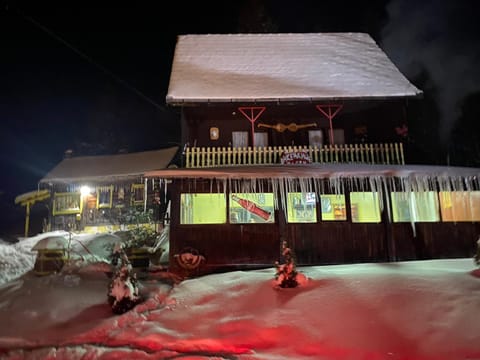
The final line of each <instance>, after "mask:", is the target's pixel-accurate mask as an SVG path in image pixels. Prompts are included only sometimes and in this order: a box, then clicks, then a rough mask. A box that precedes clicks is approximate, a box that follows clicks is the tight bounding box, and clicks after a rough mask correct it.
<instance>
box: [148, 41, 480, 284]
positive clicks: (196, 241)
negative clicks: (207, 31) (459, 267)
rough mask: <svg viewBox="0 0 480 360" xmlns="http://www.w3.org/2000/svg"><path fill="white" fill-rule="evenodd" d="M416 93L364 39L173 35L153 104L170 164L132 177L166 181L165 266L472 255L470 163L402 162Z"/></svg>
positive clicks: (188, 270)
mask: <svg viewBox="0 0 480 360" xmlns="http://www.w3.org/2000/svg"><path fill="white" fill-rule="evenodd" d="M299 54H301V56H299ZM421 96H422V91H421V90H419V89H417V88H416V87H415V86H414V85H412V84H411V83H410V82H409V81H408V80H407V79H406V78H405V77H404V76H403V75H402V74H401V73H400V72H399V71H398V69H397V68H396V67H395V66H394V65H393V63H391V61H390V60H389V59H388V57H387V56H386V55H385V54H384V53H383V51H382V50H381V49H380V48H379V47H378V46H377V45H376V44H375V42H374V41H373V39H371V38H370V37H369V36H368V35H367V34H356V33H349V34H345V33H341V34H335V33H333V34H231V35H184V36H180V37H179V38H178V40H177V47H176V51H175V56H174V61H173V66H172V73H171V78H170V85H169V91H168V94H167V98H166V100H167V104H168V105H170V106H176V107H179V108H180V109H181V128H182V143H183V144H184V146H183V149H184V151H183V157H182V160H181V161H180V163H179V168H178V169H173V170H169V169H166V170H162V171H152V172H147V173H145V177H147V178H152V179H163V180H166V179H168V180H171V183H170V184H169V187H168V192H169V194H170V199H171V217H170V255H169V256H170V268H171V271H173V272H177V273H179V274H181V275H184V276H195V275H201V274H207V273H211V272H215V271H222V270H225V269H245V268H247V269H248V268H258V267H271V266H273V264H274V262H275V261H276V260H278V258H279V255H280V248H281V244H282V241H284V240H286V241H287V242H288V244H289V247H290V248H292V249H293V250H294V252H295V255H296V258H297V263H298V264H299V265H322V264H345V263H358V262H393V261H399V260H415V259H431V258H454V257H469V256H472V255H473V253H474V249H475V241H476V239H477V237H478V233H479V232H480V184H479V178H480V169H452V168H448V169H447V168H441V169H438V168H434V167H425V168H418V167H415V165H413V166H412V165H409V161H408V159H409V157H408V149H405V148H404V145H405V142H406V140H407V137H408V133H407V132H408V123H409V121H411V119H412V114H411V106H410V105H411V104H412V103H416V102H417V101H421ZM404 151H405V153H404ZM283 154H287V155H286V156H284V155H283ZM290 154H291V155H292V156H291V157H289V155H290ZM296 157H298V158H301V159H303V160H305V161H302V164H295V163H292V162H289V161H285V159H289V158H293V159H295V158H296ZM206 194H212V195H206ZM250 195H252V197H251V198H250V199H254V198H255V197H256V196H257V197H259V198H260V197H264V198H265V199H267V197H268V201H270V203H268V201H267V200H265V203H264V204H267V203H268V204H269V205H268V209H267V207H264V208H263V209H261V210H259V211H260V212H259V213H255V211H252V209H254V208H253V207H250V206H254V205H258V204H257V203H255V202H254V201H252V200H248V199H249V197H248V196H250ZM242 196H243V198H242ZM362 196H363V197H364V198H365V199H370V198H371V199H372V201H373V202H372V203H371V205H368V201H367V200H365V203H363V202H362V201H363V200H358V199H357V198H358V197H362ZM333 197H335V198H333ZM336 197H339V198H340V199H341V201H340V200H339V202H338V203H335V202H331V203H329V201H330V200H331V199H336ZM238 199H241V201H243V205H242V206H243V207H244V208H245V210H247V211H248V212H252V213H255V214H256V215H259V214H260V215H262V211H263V213H265V214H267V215H266V216H265V217H264V220H263V221H262V220H261V219H260V218H256V219H255V218H254V217H255V216H254V215H255V214H254V215H251V217H245V216H243V215H242V214H243V213H241V212H240V211H243V210H242V209H240V210H239V207H238V204H237V203H239V200H238ZM272 199H273V200H272ZM292 199H293V200H292ZM295 199H297V200H298V199H302V201H303V199H308V201H309V204H308V209H307V210H308V211H307V212H305V211H304V212H303V215H302V216H305V218H304V219H303V220H302V219H300V220H298V219H294V216H293V215H292V214H293V212H294V211H296V210H298V209H297V208H298V205H296V203H295V201H297V200H295ZM352 199H354V200H355V199H357V200H355V203H354V202H353V200H352ZM466 199H467V200H466ZM292 201H293V203H292ZM335 201H336V200H335ZM252 202H253V203H254V205H252ZM302 204H303V205H301V206H304V208H303V209H305V204H304V203H303V202H302ZM455 204H456V205H455ZM330 205H332V206H330ZM455 207H456V210H452V208H455ZM219 209H220V210H219ZM265 209H267V210H265ZM292 209H293V210H292ZM371 209H375V210H372V211H374V216H370V215H371V214H369V212H370V211H371ZM464 209H469V210H468V211H464ZM299 211H300V212H301V207H300V210H299ZM210 213H212V214H213V215H212V216H211V217H208V216H205V214H210ZM307 213H308V215H305V214H307ZM467 213H468V214H467ZM239 214H240V215H241V216H240V217H239V216H238V215H239ZM365 214H367V215H365ZM295 216H296V215H295ZM290 217H292V218H290ZM247 218H252V219H253V220H254V221H253V222H249V221H246V220H245V219H247ZM239 219H240V221H239ZM292 219H293V220H292Z"/></svg>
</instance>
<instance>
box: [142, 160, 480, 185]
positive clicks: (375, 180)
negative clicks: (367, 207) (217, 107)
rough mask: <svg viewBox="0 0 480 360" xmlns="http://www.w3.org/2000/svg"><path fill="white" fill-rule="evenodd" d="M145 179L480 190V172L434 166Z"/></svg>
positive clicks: (203, 171)
mask: <svg viewBox="0 0 480 360" xmlns="http://www.w3.org/2000/svg"><path fill="white" fill-rule="evenodd" d="M145 177H147V178H151V177H159V178H164V179H181V178H190V179H210V180H220V181H231V182H233V183H235V184H236V185H235V186H243V187H244V188H245V187H248V186H250V187H251V189H250V190H254V188H255V186H256V184H257V180H265V179H268V181H270V182H271V183H272V184H274V185H275V186H278V187H280V188H284V187H285V184H286V183H288V182H292V181H294V182H295V181H296V182H298V183H300V184H301V186H304V187H305V188H308V187H311V185H312V184H313V186H314V187H316V185H315V184H318V180H321V179H326V180H328V181H330V183H331V184H332V186H333V188H335V189H336V191H337V190H339V189H342V188H343V185H342V184H341V181H342V180H344V179H347V180H349V181H350V182H352V185H355V184H356V183H358V184H359V187H361V186H363V185H362V184H363V181H368V182H369V183H370V185H371V186H373V187H378V188H381V187H383V185H382V183H383V184H384V183H385V182H386V181H389V179H391V178H397V179H399V180H400V181H401V183H402V184H403V185H402V186H401V187H402V188H404V189H425V190H426V189H430V188H439V189H455V190H465V189H466V190H473V189H479V188H480V169H479V168H469V167H451V166H432V165H370V164H306V165H299V164H297V165H263V166H262V165H255V166H231V167H217V168H194V169H191V168H179V169H164V170H158V171H151V172H147V173H145ZM239 184H240V185H239ZM245 184H246V185H245Z"/></svg>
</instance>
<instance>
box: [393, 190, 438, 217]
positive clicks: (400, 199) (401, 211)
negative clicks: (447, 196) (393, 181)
mask: <svg viewBox="0 0 480 360" xmlns="http://www.w3.org/2000/svg"><path fill="white" fill-rule="evenodd" d="M390 198H391V200H392V215H393V222H412V221H413V222H437V221H440V217H439V213H438V201H437V193H436V192H434V191H423V192H392V193H391V195H390Z"/></svg>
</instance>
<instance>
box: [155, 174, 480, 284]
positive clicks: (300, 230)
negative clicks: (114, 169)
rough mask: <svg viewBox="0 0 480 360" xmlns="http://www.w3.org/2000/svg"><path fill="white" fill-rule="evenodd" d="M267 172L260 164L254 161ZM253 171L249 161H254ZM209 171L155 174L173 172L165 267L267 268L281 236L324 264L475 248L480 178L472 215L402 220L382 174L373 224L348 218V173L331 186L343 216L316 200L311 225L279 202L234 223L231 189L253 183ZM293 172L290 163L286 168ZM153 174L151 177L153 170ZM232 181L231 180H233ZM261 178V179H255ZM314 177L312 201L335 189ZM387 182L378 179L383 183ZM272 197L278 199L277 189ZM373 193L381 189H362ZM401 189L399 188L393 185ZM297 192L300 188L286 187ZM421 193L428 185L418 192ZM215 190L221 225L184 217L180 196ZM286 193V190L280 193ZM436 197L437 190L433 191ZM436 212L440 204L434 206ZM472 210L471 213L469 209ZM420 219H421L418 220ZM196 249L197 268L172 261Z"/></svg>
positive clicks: (188, 270)
mask: <svg viewBox="0 0 480 360" xmlns="http://www.w3.org/2000/svg"><path fill="white" fill-rule="evenodd" d="M258 168H259V170H260V171H265V167H258ZM251 169H252V171H254V167H251ZM215 170H217V171H218V173H217V174H216V175H215V177H210V175H209V174H208V172H207V173H202V172H199V173H198V176H197V177H192V174H193V173H194V171H189V172H188V174H185V175H182V172H181V169H178V170H174V171H171V172H163V173H162V172H158V175H159V176H160V175H161V176H165V177H167V178H173V182H172V183H171V184H170V185H169V192H170V194H171V219H170V267H171V271H173V272H176V273H178V274H180V275H182V276H196V275H201V274H207V273H211V272H217V271H225V270H227V269H228V270H232V269H252V268H267V267H270V266H272V264H273V263H274V262H275V261H276V260H278V256H279V252H280V246H281V242H282V240H287V241H288V243H289V246H290V247H291V248H292V249H293V250H294V252H295V254H296V258H297V264H298V265H302V266H308V265H323V264H348V263H361V262H394V261H406V260H419V259H435V258H458V257H471V256H472V255H473V254H474V252H475V248H476V243H475V241H476V239H477V237H478V233H479V232H480V221H479V219H480V203H479V202H478V200H480V197H478V194H479V193H480V192H479V190H480V189H479V188H478V183H476V185H475V186H476V187H474V188H472V190H475V192H476V194H477V195H476V197H475V200H474V201H476V202H477V203H476V204H474V205H473V206H474V207H475V209H474V210H472V215H473V218H472V219H475V220H474V221H465V219H462V220H460V221H444V220H446V219H445V218H442V217H441V216H440V214H439V217H438V219H437V221H432V220H429V221H413V220H412V221H405V220H398V219H397V220H395V219H394V218H393V216H392V215H390V216H389V215H388V210H387V209H388V208H390V209H392V207H393V205H392V199H391V198H390V195H391V193H392V191H393V190H394V189H393V188H391V184H392V182H391V181H390V178H389V177H388V176H387V177H386V178H385V179H384V180H385V184H386V188H384V189H383V191H384V192H383V194H382V195H381V196H380V203H381V205H380V208H381V209H380V210H379V218H378V219H377V220H372V222H357V221H355V219H354V218H353V217H354V215H353V213H352V211H353V210H352V209H353V208H354V207H352V204H351V203H350V196H349V195H350V193H351V192H355V191H358V190H359V188H358V186H352V183H351V181H350V179H348V177H347V178H343V179H342V180H341V182H340V183H337V184H336V185H337V186H339V188H341V189H342V193H343V195H344V196H345V200H346V201H345V218H344V219H339V220H334V221H332V220H331V219H327V220H325V219H324V217H323V209H322V202H321V201H316V203H315V209H316V214H317V215H316V216H315V221H314V222H311V223H294V222H290V221H289V220H288V216H287V211H286V209H285V208H284V207H283V205H282V202H280V201H279V208H278V209H275V210H274V213H273V219H274V221H273V222H272V223H233V222H231V219H230V217H229V216H228V214H229V213H230V212H231V206H230V203H231V202H232V200H231V197H230V194H231V193H237V192H238V191H239V189H240V188H241V187H242V182H245V184H244V185H245V188H249V190H248V191H250V189H251V185H248V184H247V183H248V182H249V181H250V180H249V179H248V178H247V177H245V178H243V179H236V180H232V179H230V180H227V178H228V176H227V177H225V182H222V181H221V180H220V181H219V176H221V175H219V174H221V171H222V169H219V168H216V169H215ZM288 172H289V173H290V174H292V173H294V172H295V169H289V171H288ZM154 175H155V174H154V173H152V174H150V176H154ZM259 176H260V180H259V182H257V191H258V189H260V188H261V189H262V190H261V191H263V192H270V191H274V192H275V190H274V189H273V188H272V186H271V179H267V178H265V179H261V175H259ZM234 181H235V182H236V184H235V185H234V184H233V182H234ZM260 183H263V185H260ZM317 183H323V184H324V186H317V189H320V187H323V191H318V192H316V194H317V199H318V198H320V197H321V196H322V195H321V194H322V193H325V194H326V195H327V196H328V194H330V195H332V194H334V193H335V192H336V191H337V190H339V189H335V188H333V187H331V186H330V185H331V184H330V180H329V179H328V178H324V179H318V181H317ZM383 186H384V185H383V184H382V187H383ZM274 188H277V192H276V193H275V194H274V196H275V197H277V198H281V197H282V194H281V193H280V192H281V191H279V190H278V187H276V186H275V187H274ZM362 190H363V191H366V192H370V191H372V190H373V191H376V190H378V189H376V190H375V189H372V188H369V187H368V185H367V186H365V187H364V188H362ZM398 190H399V189H398V188H397V189H396V191H398ZM289 191H292V192H297V191H298V192H301V189H300V188H299V187H292V188H290V189H289ZM422 191H425V190H422ZM212 192H213V193H218V194H220V195H221V196H222V195H224V196H225V198H226V206H225V212H226V213H227V216H226V221H225V222H224V223H215V224H192V223H188V224H186V223H182V219H181V215H180V214H181V212H182V209H181V207H182V199H181V197H182V196H184V195H185V194H202V193H204V194H210V193H212ZM283 196H285V194H284V195H283ZM436 196H438V193H436V194H435V195H434V197H436ZM439 211H440V209H439ZM473 212H474V214H473ZM420 220H425V219H420ZM192 250H193V253H194V254H198V255H200V256H202V257H203V259H204V261H202V262H201V263H199V264H198V266H195V267H188V266H184V265H185V264H182V263H179V262H178V261H177V259H178V256H179V255H181V254H182V253H184V252H190V251H192Z"/></svg>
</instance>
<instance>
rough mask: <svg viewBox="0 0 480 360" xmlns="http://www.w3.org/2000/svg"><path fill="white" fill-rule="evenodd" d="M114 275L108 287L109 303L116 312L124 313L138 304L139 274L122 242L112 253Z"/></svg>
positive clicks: (139, 299)
mask: <svg viewBox="0 0 480 360" xmlns="http://www.w3.org/2000/svg"><path fill="white" fill-rule="evenodd" d="M112 266H113V268H114V271H113V277H112V280H111V281H110V284H109V287H108V303H109V304H110V306H111V307H112V311H113V312H114V313H115V314H123V313H125V312H127V311H128V310H130V309H132V308H133V307H134V306H135V305H137V304H138V303H139V302H140V301H141V298H140V296H139V293H138V282H137V276H136V274H135V273H134V272H133V269H132V264H131V263H130V261H129V260H128V257H127V254H126V253H125V251H124V249H123V246H122V245H121V244H118V245H115V247H114V249H113V254H112Z"/></svg>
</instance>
